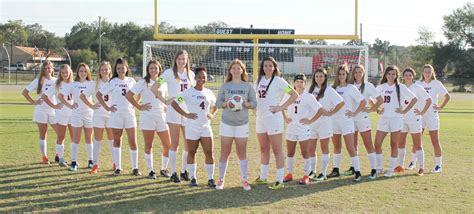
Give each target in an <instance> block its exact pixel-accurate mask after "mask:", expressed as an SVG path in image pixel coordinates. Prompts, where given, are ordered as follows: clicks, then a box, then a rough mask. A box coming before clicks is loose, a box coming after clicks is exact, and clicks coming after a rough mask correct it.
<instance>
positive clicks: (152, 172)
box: [148, 171, 156, 180]
mask: <svg viewBox="0 0 474 214" xmlns="http://www.w3.org/2000/svg"><path fill="white" fill-rule="evenodd" d="M148 178H149V179H152V180H156V175H155V172H154V171H150V173H148Z"/></svg>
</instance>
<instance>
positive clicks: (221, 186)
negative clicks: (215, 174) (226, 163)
mask: <svg viewBox="0 0 474 214" xmlns="http://www.w3.org/2000/svg"><path fill="white" fill-rule="evenodd" d="M216 189H218V190H222V189H224V180H223V179H221V178H219V180H217V184H216Z"/></svg>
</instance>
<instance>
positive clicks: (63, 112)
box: [44, 82, 72, 116]
mask: <svg viewBox="0 0 474 214" xmlns="http://www.w3.org/2000/svg"><path fill="white" fill-rule="evenodd" d="M69 84H71V83H65V82H61V84H59V87H58V88H56V85H54V87H51V88H50V89H49V90H47V91H45V92H44V94H45V95H46V96H47V97H48V98H49V99H50V100H51V97H55V96H57V95H58V94H59V93H61V91H62V90H63V89H64V88H66V87H68V85H69ZM64 99H65V100H66V102H67V103H69V104H72V94H64ZM58 103H59V100H58ZM54 111H55V113H56V115H61V116H71V113H72V109H70V108H68V107H66V106H63V107H62V108H61V109H55V110H54Z"/></svg>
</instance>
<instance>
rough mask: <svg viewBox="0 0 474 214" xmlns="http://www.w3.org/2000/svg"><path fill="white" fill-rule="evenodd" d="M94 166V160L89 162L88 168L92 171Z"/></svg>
mask: <svg viewBox="0 0 474 214" xmlns="http://www.w3.org/2000/svg"><path fill="white" fill-rule="evenodd" d="M93 166H94V162H93V161H92V160H89V161H88V162H87V168H89V169H92V167H93Z"/></svg>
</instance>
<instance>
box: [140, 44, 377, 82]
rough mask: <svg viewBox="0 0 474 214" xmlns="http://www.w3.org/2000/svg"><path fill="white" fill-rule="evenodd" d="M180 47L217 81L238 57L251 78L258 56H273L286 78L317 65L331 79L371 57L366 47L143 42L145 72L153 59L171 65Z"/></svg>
mask: <svg viewBox="0 0 474 214" xmlns="http://www.w3.org/2000/svg"><path fill="white" fill-rule="evenodd" d="M180 50H186V51H187V52H188V53H189V57H190V59H189V60H190V64H191V67H194V68H195V67H199V66H203V67H206V68H207V69H208V73H209V74H210V75H213V76H215V77H216V80H215V81H216V82H222V81H223V78H224V76H225V74H226V72H227V67H228V65H229V63H230V62H231V61H232V60H233V59H237V58H238V59H240V60H242V61H243V62H244V63H245V65H246V67H247V72H248V73H249V74H250V75H251V74H253V75H251V77H255V76H256V71H257V69H258V66H259V62H258V61H254V60H255V58H257V59H258V58H260V59H261V58H263V57H266V56H272V57H274V58H275V59H276V61H277V62H278V64H279V67H280V70H281V71H282V73H283V75H284V76H285V77H288V76H292V75H295V74H298V73H304V74H306V75H308V76H310V75H311V74H312V73H313V71H314V70H316V68H318V67H325V68H326V69H327V70H328V72H329V75H330V77H331V78H332V77H334V72H335V70H336V69H337V67H338V66H340V65H342V64H347V65H348V67H349V68H352V67H354V66H355V65H358V64H362V65H364V66H365V67H366V69H367V68H368V57H369V54H368V47H367V46H347V45H304V44H258V46H256V45H255V44H252V43H221V42H176V41H144V42H143V75H145V74H146V71H145V69H146V65H147V64H148V62H149V61H150V60H152V59H156V60H158V61H159V62H160V63H161V64H162V66H163V68H164V69H167V68H171V67H172V65H173V60H174V57H175V54H176V53H177V52H178V51H180ZM366 76H367V75H366Z"/></svg>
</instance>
